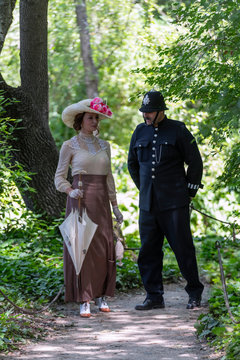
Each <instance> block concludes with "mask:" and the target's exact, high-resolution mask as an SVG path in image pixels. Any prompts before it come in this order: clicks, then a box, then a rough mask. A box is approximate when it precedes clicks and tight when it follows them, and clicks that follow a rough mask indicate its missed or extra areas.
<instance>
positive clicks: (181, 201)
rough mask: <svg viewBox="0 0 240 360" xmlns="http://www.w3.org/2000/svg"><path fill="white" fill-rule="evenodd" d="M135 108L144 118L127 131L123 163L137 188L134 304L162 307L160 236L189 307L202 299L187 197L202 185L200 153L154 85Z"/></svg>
mask: <svg viewBox="0 0 240 360" xmlns="http://www.w3.org/2000/svg"><path fill="white" fill-rule="evenodd" d="M139 110H140V111H141V112H142V113H143V118H144V121H145V123H141V124H139V125H138V126H137V127H136V129H135V131H134V133H133V135H132V139H131V143H130V148H129V155H128V169H129V172H130V175H131V177H132V179H133V181H134V183H135V185H136V186H137V188H138V189H139V190H140V198H139V207H140V215H139V231H140V238H141V249H140V253H139V257H138V266H139V271H140V274H141V278H142V281H143V285H144V287H145V290H146V292H147V296H146V299H145V300H144V302H143V304H140V305H137V306H136V307H135V309H136V310H150V309H155V308H164V307H165V304H164V299H163V293H164V291H163V281H162V267H163V251H162V247H163V240H164V237H166V238H167V240H168V242H169V244H170V246H171V248H172V250H173V251H174V254H175V256H176V259H177V262H178V265H179V268H180V271H181V273H182V275H183V277H184V278H185V279H186V281H187V285H186V287H185V290H186V292H187V293H188V295H189V300H188V304H187V309H193V308H194V307H196V306H200V304H201V294H202V292H203V284H202V283H201V282H200V281H199V277H198V268H197V261H196V255H195V247H194V244H193V239H192V234H191V230H190V216H189V203H190V201H191V198H192V197H194V196H195V195H196V193H197V190H198V189H199V187H202V185H201V178H202V170H203V166H202V159H201V155H200V153H199V150H198V147H197V144H196V141H195V139H194V137H193V136H192V134H191V133H190V132H189V131H188V130H187V128H186V127H185V125H184V124H183V123H182V122H180V121H175V120H170V119H168V118H167V117H166V115H165V113H164V111H165V110H168V108H167V107H166V105H165V102H164V98H163V96H162V94H161V93H160V92H159V91H155V90H152V91H150V92H148V93H146V94H145V96H144V98H143V102H142V106H141V108H140V109H139ZM184 164H186V165H187V169H186V170H185V166H184Z"/></svg>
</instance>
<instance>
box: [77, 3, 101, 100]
mask: <svg viewBox="0 0 240 360" xmlns="http://www.w3.org/2000/svg"><path fill="white" fill-rule="evenodd" d="M75 4H76V14H77V24H78V27H79V32H80V42H81V56H82V59H83V65H84V72H85V85H86V92H87V97H88V98H89V99H92V98H94V97H95V96H98V71H97V69H96V67H95V65H94V62H93V58H92V49H91V45H90V35H89V26H88V20H87V11H86V2H85V0H75Z"/></svg>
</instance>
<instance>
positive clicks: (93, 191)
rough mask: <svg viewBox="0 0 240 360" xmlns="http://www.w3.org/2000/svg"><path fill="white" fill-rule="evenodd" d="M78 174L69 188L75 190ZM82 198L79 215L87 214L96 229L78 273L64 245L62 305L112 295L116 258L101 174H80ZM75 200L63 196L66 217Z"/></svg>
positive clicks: (76, 202) (106, 192)
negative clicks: (83, 210)
mask: <svg viewBox="0 0 240 360" xmlns="http://www.w3.org/2000/svg"><path fill="white" fill-rule="evenodd" d="M79 179H80V176H79V175H75V176H74V177H73V184H72V188H73V189H76V188H79ZM81 181H82V189H83V198H81V200H80V212H81V210H82V208H85V209H86V211H87V215H88V216H89V217H90V219H91V220H92V221H93V222H95V223H96V224H97V225H98V227H97V230H96V232H95V234H94V236H93V239H92V241H91V244H90V246H89V248H88V251H87V254H86V256H85V259H84V262H83V265H82V268H81V271H80V274H79V275H78V276H76V271H75V268H74V265H73V262H72V259H71V257H70V255H69V253H68V250H67V247H66V245H65V244H64V250H63V262H64V283H65V301H66V302H84V301H89V300H92V299H93V298H96V297H100V296H114V290H115V283H116V257H115V249H114V242H113V227H112V216H111V210H110V203H109V197H108V189H107V177H106V176H105V175H81ZM78 207H79V201H78V200H76V199H72V198H70V196H68V197H67V206H66V217H67V216H68V215H69V214H70V212H71V210H72V208H78Z"/></svg>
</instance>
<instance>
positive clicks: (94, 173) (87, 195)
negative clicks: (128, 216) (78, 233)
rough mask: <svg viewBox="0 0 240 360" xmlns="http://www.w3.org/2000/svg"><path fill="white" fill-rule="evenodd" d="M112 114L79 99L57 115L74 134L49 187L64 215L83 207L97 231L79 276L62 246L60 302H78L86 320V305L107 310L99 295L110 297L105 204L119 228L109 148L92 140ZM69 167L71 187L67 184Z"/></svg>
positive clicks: (111, 256) (111, 259)
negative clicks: (62, 198)
mask: <svg viewBox="0 0 240 360" xmlns="http://www.w3.org/2000/svg"><path fill="white" fill-rule="evenodd" d="M111 116H112V112H111V110H110V109H109V107H108V106H107V105H105V104H104V103H103V102H102V100H101V99H100V98H94V99H93V100H92V99H86V100H82V101H80V102H78V103H76V104H72V105H70V106H68V107H67V108H66V109H65V110H64V111H63V113H62V120H63V122H64V123H65V124H66V125H67V126H69V127H73V128H74V129H75V130H76V131H77V132H78V134H77V135H76V136H74V137H73V138H71V139H70V140H68V141H65V142H64V143H63V145H62V148H61V150H60V156H59V163H58V167H57V170H56V174H55V186H56V188H57V190H58V191H61V192H65V193H66V194H67V195H68V197H67V206H66V216H68V215H69V213H70V212H71V210H72V209H73V208H78V206H79V198H80V209H79V210H80V211H81V209H82V208H83V207H84V208H85V209H86V211H87V214H88V216H89V217H90V219H91V220H92V221H93V222H95V223H96V224H97V225H98V227H97V230H96V232H95V234H94V236H93V239H92V241H91V244H90V246H89V248H88V251H87V253H86V256H85V259H84V262H83V265H82V268H81V272H80V274H79V276H78V277H76V272H75V268H74V265H73V263H72V260H71V257H70V255H69V253H68V250H67V247H66V245H65V244H64V281H65V301H66V302H74V301H75V302H80V316H82V317H90V316H91V311H90V301H91V300H92V299H94V300H95V303H96V305H97V306H98V307H99V310H100V311H103V312H109V311H110V309H109V307H108V304H107V302H106V300H105V298H104V297H105V296H113V295H114V289H115V280H116V260H115V250H114V243H113V229H112V217H111V209H110V202H111V205H112V209H113V213H114V215H115V216H116V219H117V221H118V222H119V223H121V222H122V221H123V217H122V214H121V212H120V211H119V209H118V204H117V199H116V191H115V184H114V179H113V176H112V171H111V154H110V145H109V143H108V142H107V141H104V140H101V139H99V138H97V137H96V136H95V135H94V133H96V132H97V133H98V124H99V121H100V119H102V118H111ZM69 166H71V170H72V177H73V182H72V185H71V184H70V183H69V182H68V180H67V174H68V170H69Z"/></svg>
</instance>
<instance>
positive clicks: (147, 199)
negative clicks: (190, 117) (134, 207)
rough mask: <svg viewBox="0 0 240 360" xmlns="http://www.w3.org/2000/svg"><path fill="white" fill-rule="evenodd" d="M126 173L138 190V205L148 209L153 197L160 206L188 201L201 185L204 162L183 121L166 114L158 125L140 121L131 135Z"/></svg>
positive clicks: (176, 205) (171, 206)
mask: <svg viewBox="0 0 240 360" xmlns="http://www.w3.org/2000/svg"><path fill="white" fill-rule="evenodd" d="M128 170H129V173H130V175H131V177H132V179H133V181H134V183H135V185H136V186H137V188H138V189H139V190H140V197H139V206H140V209H142V210H146V211H149V210H150V208H151V201H152V197H153V196H154V197H155V198H156V200H157V202H158V208H159V210H167V209H173V208H178V207H182V206H185V205H187V204H189V201H190V197H194V196H195V194H196V193H197V191H198V189H199V187H202V185H201V178H202V170H203V164H202V159H201V155H200V153H199V150H198V147H197V144H196V141H195V139H194V137H193V136H192V134H191V133H190V132H189V130H188V129H187V128H186V126H185V125H184V123H182V122H180V121H176V120H170V119H168V118H167V117H166V116H165V118H164V119H163V120H162V121H160V123H159V124H158V127H156V128H155V127H154V126H153V125H146V124H145V123H142V124H139V125H138V126H137V127H136V129H135V131H134V133H133V135H132V139H131V143H130V148H129V154H128Z"/></svg>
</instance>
